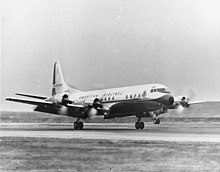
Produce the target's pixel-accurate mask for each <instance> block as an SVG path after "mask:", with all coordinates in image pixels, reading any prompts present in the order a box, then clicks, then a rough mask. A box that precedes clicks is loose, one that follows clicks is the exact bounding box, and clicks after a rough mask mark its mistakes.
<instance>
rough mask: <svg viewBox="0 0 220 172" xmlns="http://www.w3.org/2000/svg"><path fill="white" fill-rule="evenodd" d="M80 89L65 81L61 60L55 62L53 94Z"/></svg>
mask: <svg viewBox="0 0 220 172" xmlns="http://www.w3.org/2000/svg"><path fill="white" fill-rule="evenodd" d="M76 91H79V90H76V89H74V88H71V87H69V86H68V85H67V84H66V82H65V81H64V78H63V74H62V70H61V67H60V63H59V61H56V62H55V63H54V68H53V88H52V96H53V95H56V94H62V93H67V94H68V93H70V92H71V93H72V92H76Z"/></svg>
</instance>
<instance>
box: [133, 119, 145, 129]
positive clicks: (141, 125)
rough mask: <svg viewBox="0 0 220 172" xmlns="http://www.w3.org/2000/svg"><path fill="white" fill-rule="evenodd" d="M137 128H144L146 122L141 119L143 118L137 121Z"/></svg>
mask: <svg viewBox="0 0 220 172" xmlns="http://www.w3.org/2000/svg"><path fill="white" fill-rule="evenodd" d="M135 128H136V129H137V130H139V129H141V130H142V129H144V122H143V121H141V119H140V118H138V121H137V122H136V123H135Z"/></svg>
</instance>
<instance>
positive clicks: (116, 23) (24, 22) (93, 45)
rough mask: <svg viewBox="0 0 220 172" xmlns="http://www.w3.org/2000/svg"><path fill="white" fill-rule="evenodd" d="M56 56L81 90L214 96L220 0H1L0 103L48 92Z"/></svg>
mask: <svg viewBox="0 0 220 172" xmlns="http://www.w3.org/2000/svg"><path fill="white" fill-rule="evenodd" d="M56 60H59V61H60V63H61V67H62V70H63V74H64V78H65V80H66V81H67V83H69V84H70V85H73V86H75V87H76V88H78V89H79V90H93V89H102V88H113V87H121V86H130V85H138V84H149V83H161V84H164V85H166V86H168V87H169V88H170V89H171V91H172V92H173V93H174V95H175V94H182V92H186V90H189V89H190V90H193V92H194V93H195V94H196V98H197V99H199V100H220V67H219V66H220V1H219V0H212V1H210V0H193V1H183V0H166V1H164V0H137V1H133V0H112V1H109V0H92V1H91V0H19V1H18V0H2V1H1V109H7V110H20V109H22V110H27V109H30V107H29V105H22V104H18V103H13V102H6V101H5V98H6V97H8V96H10V97H11V96H13V95H14V93H16V92H22V93H30V94H37V95H45V96H50V95H51V92H52V91H51V86H52V68H53V63H54V62H55V61H56Z"/></svg>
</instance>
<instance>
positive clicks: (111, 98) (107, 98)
mask: <svg viewBox="0 0 220 172" xmlns="http://www.w3.org/2000/svg"><path fill="white" fill-rule="evenodd" d="M114 99H115V98H114V97H104V98H101V99H100V101H107V100H108V101H110V100H114Z"/></svg>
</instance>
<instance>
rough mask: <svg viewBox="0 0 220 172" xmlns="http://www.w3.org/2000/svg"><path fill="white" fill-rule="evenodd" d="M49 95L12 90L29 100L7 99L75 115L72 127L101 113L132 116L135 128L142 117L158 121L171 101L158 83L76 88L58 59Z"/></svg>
mask: <svg viewBox="0 0 220 172" xmlns="http://www.w3.org/2000/svg"><path fill="white" fill-rule="evenodd" d="M52 81H53V82H52V84H53V85H52V96H50V97H46V96H38V95H32V94H24V93H16V95H18V96H24V97H28V98H32V99H23V98H16V97H7V98H6V100H7V101H13V102H19V103H25V104H30V105H36V108H35V109H34V111H38V112H44V113H52V114H58V115H65V116H69V117H74V118H76V121H75V122H74V124H73V127H74V129H75V130H82V129H83V127H84V124H83V122H82V120H83V119H87V118H92V117H94V116H101V117H103V118H104V119H110V118H120V117H127V116H136V117H137V122H136V123H135V128H136V129H144V127H145V124H144V122H143V121H142V120H141V119H142V118H144V117H146V118H148V117H150V118H152V119H153V123H154V124H160V119H159V115H160V114H162V113H166V112H167V110H168V109H169V108H170V107H172V105H174V104H175V102H174V97H173V96H172V95H171V92H170V90H169V89H168V87H166V86H165V85H162V84H157V83H155V84H145V85H136V86H129V87H119V88H111V89H101V90H94V91H80V90H78V89H76V88H74V87H70V86H69V85H67V83H66V82H65V80H64V77H63V74H62V70H61V66H60V63H59V61H56V62H55V63H54V67H53V79H52Z"/></svg>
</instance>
